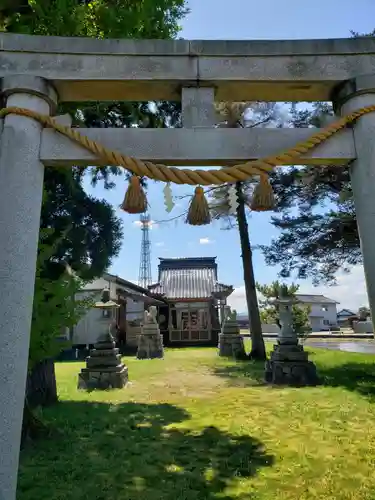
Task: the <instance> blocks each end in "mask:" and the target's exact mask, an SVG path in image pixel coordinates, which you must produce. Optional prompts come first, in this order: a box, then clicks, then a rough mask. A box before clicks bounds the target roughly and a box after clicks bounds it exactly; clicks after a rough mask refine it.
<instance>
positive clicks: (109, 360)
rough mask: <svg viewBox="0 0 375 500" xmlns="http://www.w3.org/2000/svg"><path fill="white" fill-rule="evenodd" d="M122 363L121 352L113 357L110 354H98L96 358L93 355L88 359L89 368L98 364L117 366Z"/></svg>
mask: <svg viewBox="0 0 375 500" xmlns="http://www.w3.org/2000/svg"><path fill="white" fill-rule="evenodd" d="M119 364H121V356H120V354H115V355H113V356H111V357H109V356H97V357H96V358H92V357H91V355H90V356H89V357H88V358H87V360H86V365H87V368H91V367H93V368H94V367H96V366H117V365H119Z"/></svg>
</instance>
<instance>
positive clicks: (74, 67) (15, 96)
mask: <svg viewBox="0 0 375 500" xmlns="http://www.w3.org/2000/svg"><path fill="white" fill-rule="evenodd" d="M179 42H181V43H179ZM64 50H65V52H64ZM374 67H375V46H374V42H373V40H371V39H370V40H342V41H340V40H334V41H332V40H320V41H308V40H304V41H297V40H296V41H282V42H280V41H272V42H262V41H259V42H224V41H218V42H216V41H207V42H189V41H186V40H182V41H158V42H154V41H143V42H138V41H113V40H103V41H99V40H86V39H83V40H82V39H74V40H71V39H64V38H54V37H52V38H48V39H47V38H45V37H32V36H31V37H30V36H18V35H17V36H15V35H6V34H0V79H1V82H2V83H1V88H2V98H3V101H4V105H5V106H7V107H10V106H14V107H21V108H27V109H30V110H32V111H36V112H38V113H41V114H53V113H54V112H55V107H56V104H57V94H59V99H60V100H61V101H64V100H65V101H66V100H76V101H85V100H100V99H102V100H121V99H128V100H137V99H139V100H141V99H144V100H152V99H167V100H168V99H170V100H172V99H176V98H177V99H179V98H181V96H184V98H183V99H182V104H183V120H184V125H185V126H187V127H188V128H187V129H186V134H190V137H191V138H192V137H193V135H194V134H196V135H197V127H203V128H201V129H199V130H198V132H201V133H202V136H204V135H205V141H206V142H207V137H208V136H209V135H211V136H213V135H214V134H213V132H215V131H212V130H209V128H210V123H211V122H212V120H213V114H212V106H213V99H214V97H215V98H216V99H219V100H220V99H222V100H264V101H266V100H268V101H270V100H275V101H288V100H294V101H314V100H316V101H317V100H326V99H329V96H331V97H332V99H333V100H334V101H335V105H336V109H337V110H341V113H344V114H345V113H348V112H349V111H353V110H355V109H358V108H360V107H364V106H370V105H374V104H375V94H374V93H375V77H374V76H371V75H370V76H368V77H366V78H364V77H361V79H359V78H358V79H357V80H353V79H356V78H357V76H360V75H362V74H366V73H369V72H371V71H373V68H374ZM345 81H348V82H349V83H347V84H345V85H344V86H343V87H342V88H340V89H339V91H338V92H335V91H334V89H335V88H336V87H337V85H338V84H341V82H345ZM353 81H354V85H353ZM198 83H199V84H200V85H201V86H202V87H204V88H205V89H207V88H209V89H211V90H200V89H197V90H196V91H191V90H187V89H188V88H192V87H194V86H195V87H197V85H198ZM184 89H185V90H184ZM56 91H57V92H56ZM202 106H203V107H204V109H203V111H202ZM353 130H354V134H353V133H352V132H351V131H344V132H343V133H342V135H341V139H340V138H339V137H338V138H336V139H335V141H336V143H335V146H331V151H330V152H329V147H328V146H325V147H326V149H325V150H324V147H323V146H322V148H323V149H321V150H320V153H318V152H315V153H314V154H315V155H316V157H317V159H319V158H320V160H319V161H320V164H322V163H324V160H330V161H331V164H334V162H335V161H336V162H337V161H340V159H341V160H342V161H352V160H353V163H352V167H351V172H352V183H353V194H354V199H355V204H356V210H357V217H358V226H359V233H360V238H361V246H362V250H363V260H364V268H365V274H366V281H367V288H368V294H369V302H370V307H371V312H372V317H373V318H375V260H374V255H375V235H374V234H373V233H374V229H373V227H374V222H375V169H374V165H375V142H374V141H373V137H374V135H375V114H374V113H371V114H368V115H366V116H364V117H362V118H360V119H359V120H358V121H357V122H356V124H355V126H354V129H353ZM140 132H141V133H144V132H145V131H140ZM153 132H155V134H153V133H152V132H151V131H150V132H147V133H150V134H151V135H152V137H153V139H152V138H151V139H152V140H153V141H155V140H156V143H155V144H157V141H158V140H160V139H159V138H157V133H158V131H153ZM165 132H171V133H173V134H175V133H176V132H178V134H180V132H181V133H182V130H181V131H165ZM216 132H217V138H218V137H219V135H220V134H221V138H220V141H221V142H223V140H224V139H223V137H224V135H225V134H224V132H227V134H226V137H229V136H230V135H232V136H233V138H232V141H233V142H232V145H231V146H230V147H228V148H227V150H226V152H225V154H223V151H222V152H221V153H220V154H221V155H222V161H225V162H226V161H228V162H230V161H233V160H236V159H241V155H242V157H246V155H248V154H249V153H248V150H246V148H244V149H243V151H242V152H241V155H240V158H238V157H237V156H236V155H238V153H237V151H236V149H237V148H238V147H239V146H241V143H242V141H244V140H245V139H246V136H245V135H244V131H240V130H238V131H230V130H227V131H223V130H216ZM234 132H236V133H237V132H238V134H235V133H234ZM272 132H274V131H272ZM91 133H94V134H95V133H96V132H95V131H94V132H91ZM246 133H247V132H245V134H246ZM257 133H258V132H254V134H257ZM282 133H283V131H280V137H281V134H282ZM288 133H289V132H288ZM298 133H300V132H297V131H296V134H298ZM116 134H117V132H116ZM223 134H224V135H223ZM240 134H242V136H241V135H240ZM180 135H181V134H180ZM353 135H354V140H353ZM113 136H115V134H113ZM270 136H271V134H270V135H269V136H268V137H270ZM102 137H104V135H103V136H102ZM123 137H124V136H123ZM123 137H122V139H123ZM150 137H151V136H150ZM160 137H161V136H160ZM165 137H167V136H165ZM249 137H250V134H249ZM258 137H260V135H258ZM151 139H150V140H151ZM99 140H100V137H99ZM109 140H110V141H111V140H112V139H109ZM117 140H118V142H121V137H120V136H119V138H118V139H117ZM215 140H216V141H217V140H218V139H215ZM262 140H263V144H265V143H266V142H267V141H268V140H269V139H267V137H266V136H265V135H264V137H263V139H262ZM283 140H284V141H285V140H286V139H285V137H284V139H283ZM53 141H55V142H53ZM179 141H181V139H179ZM287 141H290V138H288V139H287ZM332 141H333V139H332ZM340 141H344V143H345V144H344V143H343V142H340ZM349 142H350V144H349ZM66 144H67V147H68V148H70V147H71V144H69V143H66ZM332 144H334V143H333V142H332ZM340 144H341V146H342V151H338V150H340ZM158 147H159V151H158V154H159V156H161V157H163V155H165V148H164V149H163V146H160V144H159V145H158ZM262 147H263V149H264V148H265V146H264V145H263V146H262ZM74 148H75V146H74V147H73V146H72V150H74V151H75V152H74V154H73V153H72V155H71V157H69V158H68V161H72V160H75V159H77V160H78V159H79V155H82V154H83V153H82V151H81V150H80V148H78V149H77V148H76V149H74ZM327 148H328V149H327ZM332 148H333V149H332ZM214 150H215V142H214V140H213V139H212V138H211V145H209V144H208V145H206V146H204V147H203V146H201V149H200V152H199V155H196V157H195V159H194V161H195V162H196V163H197V162H199V161H201V160H204V158H206V160H207V161H211V162H214V161H217V160H218V159H220V155H218V154H216V156H215V157H213V154H214V153H213V152H214ZM53 151H55V153H53ZM189 151H190V150H189V149H185V150H183V151H181V150H180V151H179V152H178V151H174V154H173V155H172V156H174V157H170V158H169V161H170V162H171V163H172V162H173V161H175V162H177V161H178V162H180V163H179V164H183V161H184V156H188V155H190V153H189ZM324 151H325V152H324ZM134 153H137V151H134ZM48 154H49V155H50V156H48ZM53 154H56V155H57V153H56V134H55V133H54V132H53V131H51V130H48V129H46V130H44V131H43V130H42V127H41V125H40V124H39V123H38V122H37V121H35V120H33V119H31V118H27V117H22V116H17V115H9V116H7V117H6V118H5V119H4V123H3V130H2V133H1V141H0V179H1V185H0V236H1V245H0V286H1V291H2V296H1V300H0V421H1V422H2V428H1V433H0V497H2V498H3V500H15V496H16V482H17V469H18V454H19V445H20V435H21V424H22V410H23V404H24V394H25V383H26V370H27V360H28V347H29V331H30V324H31V314H32V296H33V289H34V280H35V263H36V254H37V244H38V231H39V220H40V210H41V203H42V192H43V162H45V163H46V164H48V162H49V161H51V162H52V160H53ZM139 154H144V155H145V157H147V156H146V155H147V154H151V153H150V152H148V153H147V152H146V153H145V152H144V151H143V153H142V151H140V152H139ZM153 154H155V153H153ZM43 155H45V156H44V157H43ZM66 155H67V156H69V152H66ZM74 155H76V157H74ZM319 155H320V156H319ZM340 155H341V156H340ZM57 156H58V155H57ZM135 156H136V154H135ZM82 158H83V157H81V159H82ZM151 159H152V158H151ZM155 159H157V158H155ZM90 160H92V157H91V158H90V157H86V158H83V160H82V161H85V162H90ZM186 160H189V158H186ZM59 161H64V150H63V149H62V150H60V153H59ZM190 161H192V159H191V158H190ZM309 161H310V162H311V163H313V161H314V157H313V156H312V157H311V158H310V160H309ZM196 163H195V164H196ZM177 164H178V163H177ZM207 164H210V163H207Z"/></svg>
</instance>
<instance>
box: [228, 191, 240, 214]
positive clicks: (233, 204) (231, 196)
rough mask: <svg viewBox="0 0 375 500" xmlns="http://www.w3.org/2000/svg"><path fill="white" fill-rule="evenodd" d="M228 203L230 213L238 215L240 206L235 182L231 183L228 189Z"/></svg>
mask: <svg viewBox="0 0 375 500" xmlns="http://www.w3.org/2000/svg"><path fill="white" fill-rule="evenodd" d="M228 203H229V213H230V215H236V213H237V207H238V199H237V190H236V186H235V184H231V185H230V186H229V189H228Z"/></svg>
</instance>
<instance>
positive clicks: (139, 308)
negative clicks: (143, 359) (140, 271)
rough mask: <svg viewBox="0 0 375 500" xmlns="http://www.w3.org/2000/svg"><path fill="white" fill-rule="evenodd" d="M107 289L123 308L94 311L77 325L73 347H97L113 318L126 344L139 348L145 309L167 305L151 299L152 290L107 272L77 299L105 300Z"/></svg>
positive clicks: (90, 284)
mask: <svg viewBox="0 0 375 500" xmlns="http://www.w3.org/2000/svg"><path fill="white" fill-rule="evenodd" d="M104 288H108V289H109V293H110V299H111V300H113V301H114V302H116V303H117V304H118V305H119V306H120V307H119V308H118V309H114V310H113V311H111V310H105V311H103V310H102V309H96V308H92V309H90V310H89V311H88V312H87V313H86V314H85V316H84V317H83V318H81V320H80V321H79V322H78V323H77V325H76V326H75V327H74V328H73V331H72V332H71V338H72V341H73V345H84V344H94V343H95V342H97V340H98V339H99V337H100V336H101V335H102V334H103V333H105V332H106V330H107V328H108V319H110V317H111V318H112V319H113V320H114V321H116V323H117V325H118V327H119V333H120V336H121V338H122V341H123V342H124V343H126V344H128V345H131V346H135V345H136V335H137V334H138V333H139V325H140V322H141V321H142V319H143V314H144V311H145V309H146V308H147V307H148V306H150V305H158V304H163V303H162V302H160V301H158V300H155V299H153V298H152V297H150V296H149V293H150V292H149V291H148V290H146V289H145V288H142V287H140V286H138V285H135V284H134V283H131V282H129V281H127V280H124V279H122V278H120V277H119V276H114V275H112V274H109V273H104V274H103V276H102V277H101V278H98V279H96V280H94V281H92V282H91V283H88V284H87V285H86V286H85V287H84V289H83V290H82V291H80V292H79V293H78V294H77V299H78V300H79V299H80V298H84V297H87V296H90V297H91V298H93V300H95V301H99V300H101V295H102V292H103V289H104Z"/></svg>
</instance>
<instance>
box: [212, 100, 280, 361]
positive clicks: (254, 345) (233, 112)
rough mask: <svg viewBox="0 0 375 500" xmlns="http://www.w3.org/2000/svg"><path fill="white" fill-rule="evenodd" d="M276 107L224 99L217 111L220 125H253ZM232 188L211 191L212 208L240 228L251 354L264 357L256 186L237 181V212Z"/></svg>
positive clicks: (265, 120)
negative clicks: (252, 212)
mask: <svg viewBox="0 0 375 500" xmlns="http://www.w3.org/2000/svg"><path fill="white" fill-rule="evenodd" d="M275 110H276V106H275V104H274V103H246V102H242V103H221V104H220V105H219V106H218V111H219V113H220V115H221V117H222V121H221V122H220V123H219V126H224V127H228V128H244V127H248V128H253V127H256V126H261V125H265V124H267V123H269V122H270V121H271V120H272V119H273V118H274V116H275ZM230 189H231V188H230V185H223V186H220V187H219V188H217V189H214V190H212V191H210V198H211V200H210V202H211V203H210V206H211V212H212V215H213V217H214V218H215V219H222V220H223V221H224V227H225V229H231V228H234V227H237V229H238V233H239V237H240V245H241V257H242V266H243V276H244V283H245V295H246V304H247V309H248V316H249V327H250V335H251V352H250V358H252V359H257V360H265V359H266V348H265V345H264V339H263V333H262V324H261V318H260V314H259V307H258V298H257V292H256V286H255V275H254V267H253V257H252V249H251V243H250V238H249V230H248V221H247V213H246V211H247V208H248V205H249V200H250V197H251V191H252V189H253V181H250V182H237V183H236V184H235V192H236V198H237V208H236V213H235V214H233V213H232V212H231V210H230V203H229V190H230Z"/></svg>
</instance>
